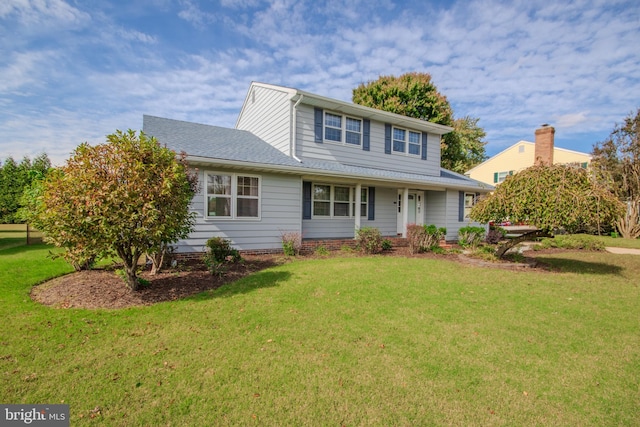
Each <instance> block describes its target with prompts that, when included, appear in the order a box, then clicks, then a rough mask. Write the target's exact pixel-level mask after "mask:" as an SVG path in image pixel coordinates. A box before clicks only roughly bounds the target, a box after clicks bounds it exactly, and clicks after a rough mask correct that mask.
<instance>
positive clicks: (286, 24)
mask: <svg viewBox="0 0 640 427" xmlns="http://www.w3.org/2000/svg"><path fill="white" fill-rule="evenodd" d="M409 71H420V72H428V73H430V74H431V75H432V77H433V80H434V82H435V84H436V85H437V87H438V89H439V91H440V92H441V93H443V94H444V95H446V96H447V97H448V99H449V102H450V103H451V105H452V107H453V109H454V113H455V116H456V117H462V116H466V115H469V116H472V117H477V118H479V119H480V122H479V125H480V126H482V127H483V128H484V129H485V131H486V132H487V137H486V141H487V142H488V144H487V147H486V149H487V154H489V155H493V154H496V153H498V152H500V151H501V150H503V149H505V148H506V147H508V146H510V145H512V144H514V143H515V142H517V141H519V140H523V139H524V140H528V141H533V138H534V131H535V129H536V128H537V127H538V126H540V125H541V124H543V123H549V124H551V125H553V126H554V127H555V128H556V146H558V147H563V148H568V149H573V150H577V151H584V152H590V151H591V149H592V147H593V144H594V143H596V142H598V141H602V140H603V139H605V138H606V137H607V136H608V135H609V133H610V132H611V130H612V129H613V127H614V126H615V124H616V123H619V122H621V121H622V119H623V118H624V117H626V116H627V115H628V114H629V113H631V112H634V111H635V110H636V109H637V108H638V107H640V3H638V2H637V0H632V1H620V0H605V1H601V0H593V1H591V0H585V1H573V2H569V1H560V2H551V1H549V0H542V1H539V0H525V1H498V0H470V1H463V0H458V1H434V2H427V1H419V0H416V1H394V0H380V1H372V0H350V1H337V0H336V1H333V0H326V1H317V0H316V1H313V0H310V1H307V0H298V1H293V0H276V1H262V0H211V1H205V0H200V1H196V0H173V1H172V0H135V1H131V0H123V1H116V0H82V1H72V0H3V1H2V2H0V160H2V161H4V160H5V159H6V158H7V157H8V156H13V157H14V158H15V159H16V160H19V159H21V158H22V157H23V156H25V155H28V156H30V157H33V156H35V155H38V154H40V153H42V152H46V153H47V154H48V155H49V157H50V158H51V159H52V160H53V162H54V163H56V164H62V163H63V162H64V160H65V159H67V158H68V157H69V155H70V153H71V151H72V150H73V149H74V148H75V147H76V146H77V145H78V144H80V143H82V142H84V141H88V142H89V143H91V144H96V143H101V142H104V140H105V135H107V134H109V133H113V132H114V131H115V130H116V129H122V130H124V129H128V128H131V129H140V128H141V127H142V115H143V114H151V115H157V116H161V117H167V118H173V119H180V120H187V121H193V122H198V123H206V124H212V125H217V126H225V127H233V126H234V124H235V120H236V117H237V115H238V112H239V110H240V107H241V105H242V102H243V100H244V97H245V94H246V91H247V89H248V88H249V85H250V83H251V81H254V80H255V81H260V82H265V83H272V84H279V85H284V86H289V87H294V88H297V89H301V90H305V91H308V92H312V93H315V94H318V95H323V96H328V97H332V98H337V99H341V100H344V101H350V100H351V93H352V92H351V91H352V89H353V88H355V87H356V86H357V85H358V84H360V83H363V82H368V81H371V80H375V79H377V78H378V77H379V76H380V75H400V74H403V73H405V72H409Z"/></svg>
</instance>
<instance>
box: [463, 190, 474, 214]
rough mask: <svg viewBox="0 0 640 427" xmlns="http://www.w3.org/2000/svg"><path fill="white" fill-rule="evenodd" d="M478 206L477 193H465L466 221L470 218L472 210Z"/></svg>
mask: <svg viewBox="0 0 640 427" xmlns="http://www.w3.org/2000/svg"><path fill="white" fill-rule="evenodd" d="M475 204H476V194H475V193H464V217H465V219H467V218H469V213H471V208H473V206H474V205H475Z"/></svg>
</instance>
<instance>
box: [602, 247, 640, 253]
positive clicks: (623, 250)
mask: <svg viewBox="0 0 640 427" xmlns="http://www.w3.org/2000/svg"><path fill="white" fill-rule="evenodd" d="M605 249H606V250H607V252H611V253H612V254H631V255H640V249H631V248H612V247H609V246H607V247H606V248H605Z"/></svg>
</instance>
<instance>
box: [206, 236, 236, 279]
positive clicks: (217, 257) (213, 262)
mask: <svg viewBox="0 0 640 427" xmlns="http://www.w3.org/2000/svg"><path fill="white" fill-rule="evenodd" d="M206 245H207V249H206V252H205V255H204V257H203V261H204V263H205V265H206V266H207V269H208V270H209V272H211V274H215V275H218V276H222V275H224V273H225V272H226V271H227V268H228V267H229V265H230V264H232V263H236V262H239V261H240V260H242V257H241V256H240V252H238V250H237V249H233V248H232V247H231V242H230V241H229V240H227V239H223V238H221V237H212V238H211V239H209V240H207V244H206Z"/></svg>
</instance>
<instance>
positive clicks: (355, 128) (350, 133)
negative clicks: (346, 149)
mask: <svg viewBox="0 0 640 427" xmlns="http://www.w3.org/2000/svg"><path fill="white" fill-rule="evenodd" d="M346 119H347V120H346V125H347V128H346V130H345V139H344V141H345V142H346V143H347V144H353V145H360V142H361V141H362V120H358V119H352V118H351V117H347V118H346Z"/></svg>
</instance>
